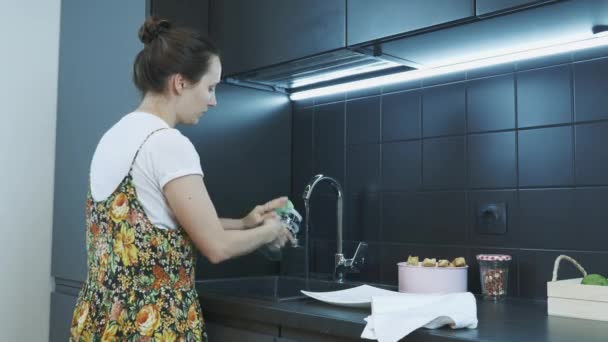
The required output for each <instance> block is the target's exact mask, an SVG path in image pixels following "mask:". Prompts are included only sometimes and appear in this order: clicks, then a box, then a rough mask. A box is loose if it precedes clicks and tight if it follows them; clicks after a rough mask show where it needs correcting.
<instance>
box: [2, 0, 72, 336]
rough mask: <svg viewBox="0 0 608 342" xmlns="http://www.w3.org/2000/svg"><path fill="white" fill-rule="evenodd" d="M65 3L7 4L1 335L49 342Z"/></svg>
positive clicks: (10, 0)
mask: <svg viewBox="0 0 608 342" xmlns="http://www.w3.org/2000/svg"><path fill="white" fill-rule="evenodd" d="M60 5H61V0H0V8H1V13H2V20H0V32H2V47H1V48H0V77H1V78H0V119H1V121H0V180H1V182H2V183H1V185H0V332H1V335H2V337H0V340H2V341H48V336H49V315H50V293H51V275H50V268H51V240H52V239H51V236H52V234H51V231H52V212H53V171H54V163H55V122H56V118H57V113H56V108H57V104H56V103H57V69H58V54H59V52H58V51H59V20H60Z"/></svg>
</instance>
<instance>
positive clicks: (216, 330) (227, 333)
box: [205, 321, 275, 342]
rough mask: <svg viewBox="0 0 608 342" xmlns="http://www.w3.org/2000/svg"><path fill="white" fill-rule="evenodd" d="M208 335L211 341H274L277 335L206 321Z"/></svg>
mask: <svg viewBox="0 0 608 342" xmlns="http://www.w3.org/2000/svg"><path fill="white" fill-rule="evenodd" d="M205 327H206V328H207V337H208V338H209V341H226V342H231V341H235V342H238V341H249V342H274V341H275V337H274V336H272V335H266V334H262V333H259V332H254V331H249V330H245V329H240V328H233V327H229V326H226V325H222V324H219V323H215V322H209V321H206V322H205Z"/></svg>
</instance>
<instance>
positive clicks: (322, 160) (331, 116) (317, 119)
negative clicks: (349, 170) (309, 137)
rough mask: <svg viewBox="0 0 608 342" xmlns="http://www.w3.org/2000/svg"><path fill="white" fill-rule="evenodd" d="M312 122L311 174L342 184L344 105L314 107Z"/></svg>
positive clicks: (339, 103) (340, 103) (341, 103)
mask: <svg viewBox="0 0 608 342" xmlns="http://www.w3.org/2000/svg"><path fill="white" fill-rule="evenodd" d="M313 122H314V125H313V126H314V127H313V128H314V135H313V139H314V141H313V147H314V151H313V156H314V159H313V173H314V174H318V173H322V174H324V175H327V176H331V177H334V178H336V179H337V180H338V181H340V182H341V183H342V184H344V158H345V156H344V146H345V142H344V103H343V102H337V103H332V104H327V105H321V106H317V107H315V108H314V118H313ZM293 158H298V156H295V155H294V156H293ZM311 177H312V175H311Z"/></svg>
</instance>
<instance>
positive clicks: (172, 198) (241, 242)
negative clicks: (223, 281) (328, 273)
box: [163, 175, 293, 264]
mask: <svg viewBox="0 0 608 342" xmlns="http://www.w3.org/2000/svg"><path fill="white" fill-rule="evenodd" d="M163 191H164V194H165V197H166V198H167V202H168V204H169V206H170V207H171V210H172V211H173V214H174V215H175V217H176V218H177V220H178V221H179V223H180V225H181V226H182V227H183V228H184V230H185V231H186V232H187V233H188V235H189V236H190V238H191V239H192V241H193V242H194V244H195V245H196V247H197V248H198V249H199V250H200V251H201V253H202V254H203V255H205V256H206V257H207V259H209V261H210V262H212V263H214V264H215V263H219V262H222V261H224V260H227V259H230V258H233V257H236V256H239V255H243V254H247V253H250V252H252V251H254V250H256V249H257V248H259V247H260V246H262V245H265V244H268V243H271V242H272V243H273V244H277V245H279V246H282V245H284V244H285V242H286V241H288V240H290V239H293V238H292V237H291V235H290V234H289V231H288V230H287V229H285V228H284V227H283V226H282V224H281V223H280V222H279V221H278V220H275V219H270V220H266V221H264V223H263V224H262V225H260V226H259V227H257V228H253V229H247V230H224V227H223V226H222V224H221V222H220V219H219V217H218V216H217V212H216V211H215V207H214V206H213V203H212V202H211V199H210V198H209V194H208V193H207V188H206V187H205V183H204V182H203V178H202V177H201V176H200V175H189V176H184V177H180V178H176V179H174V180H172V181H170V182H169V183H167V184H166V185H165V187H164V189H163Z"/></svg>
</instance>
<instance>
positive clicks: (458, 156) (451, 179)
mask: <svg viewBox="0 0 608 342" xmlns="http://www.w3.org/2000/svg"><path fill="white" fill-rule="evenodd" d="M465 152H466V151H465V137H464V136H456V137H446V138H433V139H427V140H424V141H423V143H422V183H423V185H424V187H425V188H429V189H433V188H434V189H450V188H464V187H465V186H466V183H467V177H466V169H467V165H466V160H465Z"/></svg>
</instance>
